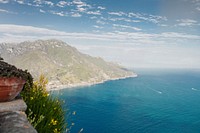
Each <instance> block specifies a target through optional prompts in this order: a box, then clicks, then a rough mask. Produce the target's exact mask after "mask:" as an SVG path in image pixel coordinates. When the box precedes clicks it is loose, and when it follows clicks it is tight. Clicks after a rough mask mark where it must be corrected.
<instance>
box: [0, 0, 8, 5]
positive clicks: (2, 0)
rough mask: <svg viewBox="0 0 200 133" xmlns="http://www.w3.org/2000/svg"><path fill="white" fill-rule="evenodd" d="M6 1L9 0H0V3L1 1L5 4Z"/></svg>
mask: <svg viewBox="0 0 200 133" xmlns="http://www.w3.org/2000/svg"><path fill="white" fill-rule="evenodd" d="M8 2H9V0H0V3H3V4H6V3H8Z"/></svg>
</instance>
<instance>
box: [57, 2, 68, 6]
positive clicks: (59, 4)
mask: <svg viewBox="0 0 200 133" xmlns="http://www.w3.org/2000/svg"><path fill="white" fill-rule="evenodd" d="M69 5H70V3H69V2H66V1H59V2H58V3H57V6H59V7H65V6H69Z"/></svg>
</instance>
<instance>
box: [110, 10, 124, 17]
mask: <svg viewBox="0 0 200 133" xmlns="http://www.w3.org/2000/svg"><path fill="white" fill-rule="evenodd" d="M108 14H109V15H116V16H124V15H126V13H124V12H121V11H120V12H108Z"/></svg>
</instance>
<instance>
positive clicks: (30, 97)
mask: <svg viewBox="0 0 200 133" xmlns="http://www.w3.org/2000/svg"><path fill="white" fill-rule="evenodd" d="M47 83H48V80H47V79H46V78H45V77H44V76H43V75H41V76H40V79H39V80H38V81H36V82H34V84H33V86H32V88H31V89H30V88H29V87H30V86H29V85H27V86H25V87H24V90H23V92H22V93H21V96H22V97H23V99H24V101H25V102H26V104H27V106H28V109H27V110H26V114H27V116H28V119H29V121H30V123H31V124H32V125H33V126H34V128H35V129H36V130H37V131H38V133H62V132H64V131H65V128H66V126H67V125H66V123H65V118H64V116H65V113H66V112H65V111H64V110H63V108H62V104H63V102H61V101H60V100H58V99H56V98H53V97H52V96H51V95H49V93H48V92H47V91H46V84H47Z"/></svg>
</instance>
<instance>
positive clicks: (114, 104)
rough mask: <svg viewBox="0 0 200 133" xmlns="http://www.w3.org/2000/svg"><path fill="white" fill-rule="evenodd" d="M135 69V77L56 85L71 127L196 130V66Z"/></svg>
mask: <svg viewBox="0 0 200 133" xmlns="http://www.w3.org/2000/svg"><path fill="white" fill-rule="evenodd" d="M136 72H137V74H138V77H137V78H127V79H123V80H115V81H108V82H105V83H103V84H98V85H92V86H87V87H79V88H71V89H63V90H59V91H55V93H54V94H55V96H59V98H60V99H62V100H65V105H64V108H67V109H68V113H67V114H66V116H65V117H66V118H67V122H68V128H71V129H70V132H71V133H78V132H79V131H82V132H83V133H200V71H199V70H152V69H151V70H138V71H136ZM71 125H73V126H71Z"/></svg>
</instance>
